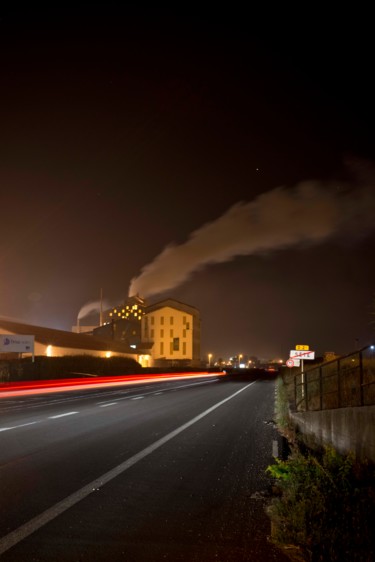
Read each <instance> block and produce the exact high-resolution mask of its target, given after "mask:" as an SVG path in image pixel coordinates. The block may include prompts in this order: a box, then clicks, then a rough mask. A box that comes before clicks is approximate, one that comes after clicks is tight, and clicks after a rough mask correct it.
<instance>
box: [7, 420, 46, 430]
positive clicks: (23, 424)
mask: <svg viewBox="0 0 375 562" xmlns="http://www.w3.org/2000/svg"><path fill="white" fill-rule="evenodd" d="M36 423H38V422H36V421H33V422H29V423H21V424H20V425H13V426H12V427H0V431H9V430H10V429H18V428H19V427H26V426H27V425H34V424H36Z"/></svg>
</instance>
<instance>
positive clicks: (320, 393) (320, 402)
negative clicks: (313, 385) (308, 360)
mask: <svg viewBox="0 0 375 562" xmlns="http://www.w3.org/2000/svg"><path fill="white" fill-rule="evenodd" d="M319 409H320V410H323V374H322V367H319Z"/></svg>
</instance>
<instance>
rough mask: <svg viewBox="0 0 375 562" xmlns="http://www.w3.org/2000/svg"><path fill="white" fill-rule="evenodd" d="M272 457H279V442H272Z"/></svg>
mask: <svg viewBox="0 0 375 562" xmlns="http://www.w3.org/2000/svg"><path fill="white" fill-rule="evenodd" d="M272 456H273V457H275V458H277V457H278V456H279V444H278V442H277V441H275V440H273V441H272Z"/></svg>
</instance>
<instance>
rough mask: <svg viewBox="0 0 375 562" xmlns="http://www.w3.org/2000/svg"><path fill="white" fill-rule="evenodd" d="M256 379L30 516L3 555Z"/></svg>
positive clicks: (0, 543) (3, 543) (5, 540)
mask: <svg viewBox="0 0 375 562" xmlns="http://www.w3.org/2000/svg"><path fill="white" fill-rule="evenodd" d="M254 382H255V381H254ZM254 382H251V383H250V384H247V385H246V386H244V387H242V388H240V390H237V392H235V393H234V394H231V395H230V396H228V397H227V398H224V400H221V401H220V402H217V403H216V404H214V405H213V406H211V407H210V408H208V409H207V410H205V411H204V412H202V413H201V414H198V415H197V416H195V417H194V418H192V419H191V420H190V421H188V422H186V423H184V424H182V425H180V427H177V428H176V429H174V430H173V431H171V432H170V433H167V435H165V436H164V437H162V438H161V439H158V440H157V441H155V442H154V443H152V444H151V445H149V446H148V447H146V448H145V449H143V450H142V451H140V452H139V453H136V454H135V455H133V456H132V457H130V458H129V459H127V460H126V461H124V462H122V463H121V464H119V465H117V466H115V468H113V469H112V470H109V471H108V472H105V473H104V474H103V475H102V476H100V477H99V478H97V479H96V480H93V481H92V482H90V483H89V484H87V485H86V486H83V488H81V489H80V490H77V491H76V492H74V493H73V494H71V495H70V496H67V497H66V498H64V499H63V500H61V501H60V502H58V503H56V504H55V505H53V506H52V507H50V508H49V509H46V510H45V511H43V512H42V513H40V514H39V515H37V516H36V517H34V518H33V519H30V521H28V522H27V523H25V524H24V525H21V526H20V527H18V529H15V530H14V531H11V532H10V533H8V534H7V535H5V536H4V537H2V538H1V539H0V554H3V553H4V552H6V551H7V550H9V549H10V548H12V546H14V545H16V544H17V543H19V542H21V541H22V540H23V539H25V538H26V537H28V536H29V535H31V534H32V533H34V532H35V531H37V530H38V529H40V528H41V527H43V526H44V525H46V524H47V523H49V522H50V521H52V520H53V519H55V518H56V517H58V516H59V515H61V514H62V513H64V511H66V510H67V509H69V508H71V507H73V506H74V505H76V504H77V503H78V502H80V501H81V500H83V499H85V498H86V497H87V496H89V495H90V494H92V492H93V491H94V490H97V489H98V488H101V487H102V486H104V485H105V484H108V482H110V481H111V480H113V479H114V478H116V477H117V476H119V475H120V474H122V473H123V472H125V471H126V470H128V469H129V468H131V467H132V466H134V465H135V464H136V463H137V462H139V461H141V460H142V459H144V458H145V457H147V456H148V455H150V454H151V453H153V452H154V451H156V449H159V447H161V446H162V445H164V444H165V443H167V442H168V441H170V440H171V439H173V438H174V437H176V435H178V434H179V433H182V432H183V431H185V429H188V428H189V427H190V426H192V425H194V424H195V423H197V422H198V421H199V420H201V419H202V418H204V417H206V416H208V414H210V413H211V412H213V411H214V410H216V409H217V408H219V407H220V406H222V405H223V404H225V403H226V402H228V401H229V400H232V398H234V397H235V396H237V395H238V394H240V393H241V392H243V391H244V390H246V389H247V388H249V387H250V386H252V385H253V384H254Z"/></svg>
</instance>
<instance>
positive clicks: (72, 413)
mask: <svg viewBox="0 0 375 562" xmlns="http://www.w3.org/2000/svg"><path fill="white" fill-rule="evenodd" d="M74 414H79V412H65V414H58V415H57V416H49V418H48V419H49V420H57V418H64V417H65V416H73V415H74Z"/></svg>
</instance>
